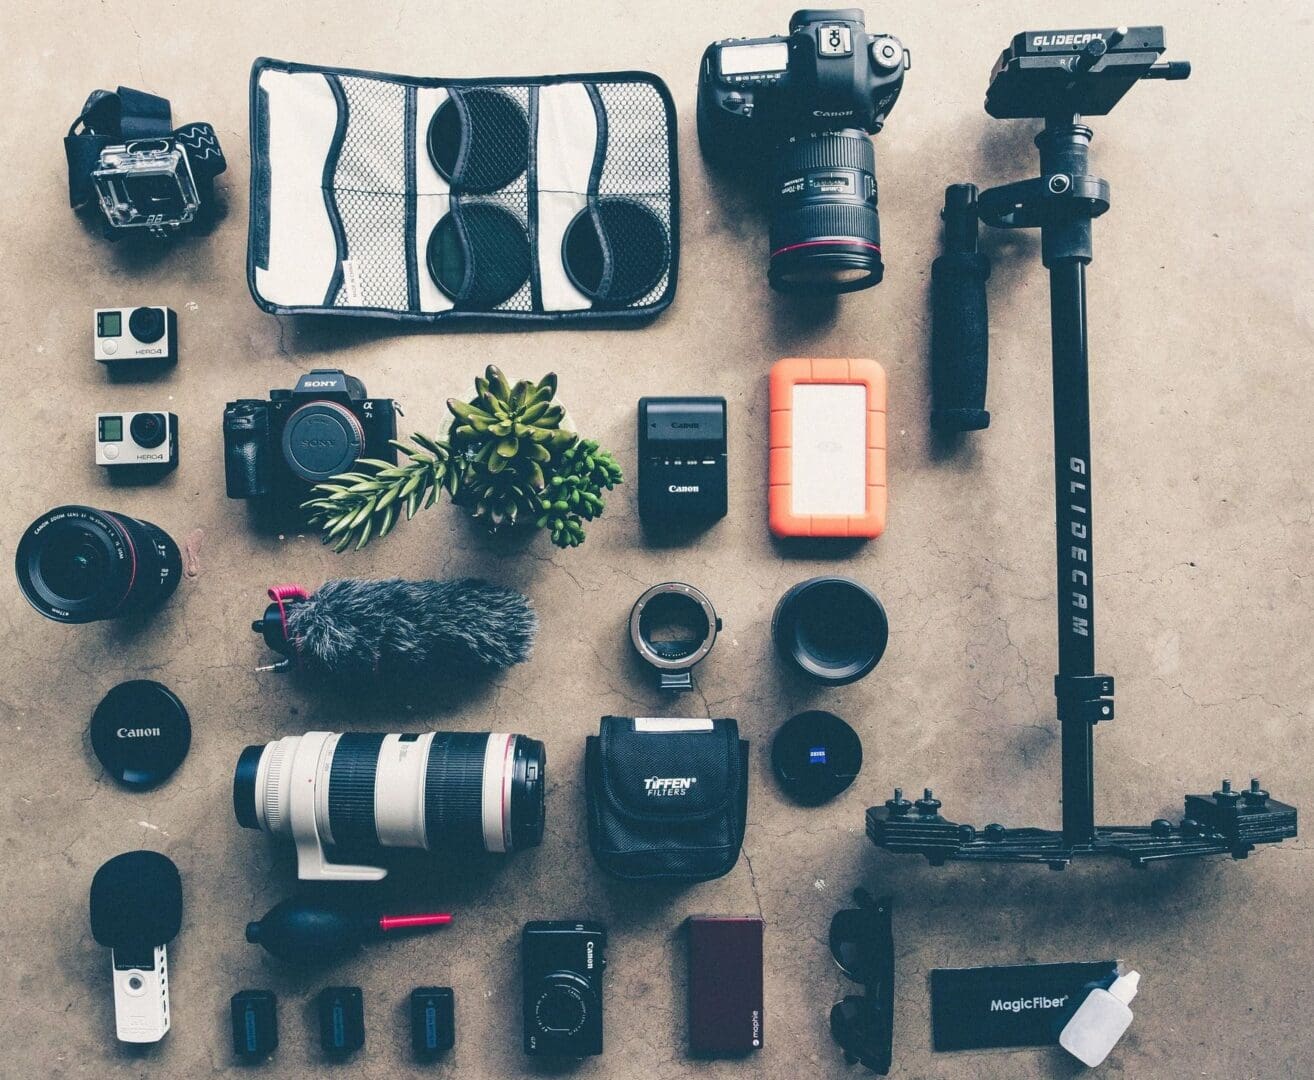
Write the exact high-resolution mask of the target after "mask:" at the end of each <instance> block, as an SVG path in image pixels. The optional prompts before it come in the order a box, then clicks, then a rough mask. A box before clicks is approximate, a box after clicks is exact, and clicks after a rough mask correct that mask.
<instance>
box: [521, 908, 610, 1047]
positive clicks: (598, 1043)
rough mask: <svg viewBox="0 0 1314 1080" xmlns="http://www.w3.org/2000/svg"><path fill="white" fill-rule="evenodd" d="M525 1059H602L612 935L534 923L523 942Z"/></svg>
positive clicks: (596, 926)
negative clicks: (604, 975)
mask: <svg viewBox="0 0 1314 1080" xmlns="http://www.w3.org/2000/svg"><path fill="white" fill-rule="evenodd" d="M520 947H521V963H522V965H523V970H524V978H525V988H524V1023H525V1053H526V1054H529V1055H531V1056H544V1057H566V1058H570V1057H576V1058H580V1057H589V1056H591V1055H594V1054H601V1053H602V973H603V971H604V970H605V968H606V967H607V955H606V953H607V931H606V930H605V929H604V928H603V926H602V924H601V923H596V922H531V923H526V924H525V929H524V933H523V934H522V936H521V939H520Z"/></svg>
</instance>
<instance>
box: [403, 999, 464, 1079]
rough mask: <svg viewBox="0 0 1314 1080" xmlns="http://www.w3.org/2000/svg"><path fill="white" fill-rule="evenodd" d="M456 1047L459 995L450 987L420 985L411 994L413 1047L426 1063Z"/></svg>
mask: <svg viewBox="0 0 1314 1080" xmlns="http://www.w3.org/2000/svg"><path fill="white" fill-rule="evenodd" d="M454 1045H456V996H455V995H454V994H453V993H452V988H451V987H450V986H421V987H419V988H418V989H415V990H412V991H411V1048H412V1049H413V1050H414V1051H415V1056H416V1057H418V1058H420V1059H421V1060H423V1061H428V1060H429V1059H431V1058H436V1057H439V1056H440V1055H442V1054H445V1053H447V1051H448V1050H450V1049H451V1048H452V1047H453V1046H454Z"/></svg>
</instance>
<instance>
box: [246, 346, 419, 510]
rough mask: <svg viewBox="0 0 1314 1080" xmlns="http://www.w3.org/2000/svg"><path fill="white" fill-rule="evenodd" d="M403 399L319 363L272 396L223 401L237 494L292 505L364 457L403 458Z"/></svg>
mask: <svg viewBox="0 0 1314 1080" xmlns="http://www.w3.org/2000/svg"><path fill="white" fill-rule="evenodd" d="M396 411H397V406H396V402H394V401H393V400H392V399H391V398H371V397H367V396H366V392H365V385H364V383H362V382H361V381H360V380H359V379H357V378H355V377H354V376H351V375H348V374H346V373H345V372H342V371H337V370H334V369H317V370H315V371H311V372H309V373H307V374H305V375H302V376H301V378H299V379H298V380H297V385H296V388H295V389H293V390H271V391H270V392H269V400H268V401H261V400H259V399H252V398H242V399H240V400H238V401H230V402H229V403H228V404H227V405H226V406H225V408H224V478H225V482H226V484H227V489H228V497H229V498H230V499H259V500H264V501H266V502H267V503H268V505H270V506H271V507H273V508H275V509H277V510H281V511H284V512H286V511H291V510H293V509H295V508H296V507H298V506H300V504H301V503H302V502H304V501H305V500H306V498H307V497H308V496H309V492H310V490H311V488H313V487H314V486H315V485H316V484H320V483H323V482H324V481H326V480H329V479H331V478H332V477H334V476H337V475H339V474H341V473H345V472H350V471H351V468H352V466H353V465H354V464H355V463H356V462H357V461H358V460H359V459H360V458H374V459H381V460H384V461H388V462H395V461H396V460H397V452H396V450H395V449H394V447H393V446H392V443H391V440H392V439H394V438H396V436H397V417H396Z"/></svg>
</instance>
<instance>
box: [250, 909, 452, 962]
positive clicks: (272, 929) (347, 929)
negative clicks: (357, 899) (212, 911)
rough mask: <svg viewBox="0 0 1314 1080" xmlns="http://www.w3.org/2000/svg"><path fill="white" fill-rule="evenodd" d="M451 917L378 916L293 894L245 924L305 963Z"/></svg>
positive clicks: (258, 940) (270, 946) (260, 941)
mask: <svg viewBox="0 0 1314 1080" xmlns="http://www.w3.org/2000/svg"><path fill="white" fill-rule="evenodd" d="M451 921H452V917H451V915H449V914H446V913H445V912H433V913H427V914H421V915H378V914H375V913H373V912H371V911H368V910H364V909H356V908H350V907H338V906H335V905H331V904H324V903H317V902H315V901H313V900H306V899H302V898H299V897H292V898H290V899H287V900H284V901H283V902H282V903H279V904H276V905H274V907H272V908H270V910H269V911H268V912H267V913H266V915H265V917H264V918H263V919H261V920H260V921H259V922H253V923H247V926H246V940H247V941H249V942H251V943H252V944H253V945H262V946H264V948H265V950H266V951H267V952H269V953H271V954H272V955H274V956H277V957H278V958H279V959H280V960H289V961H293V962H305V961H309V960H318V959H336V958H338V957H342V956H347V955H349V954H351V953H353V952H355V951H356V950H357V949H358V948H360V946H361V945H363V944H364V943H365V942H367V941H377V940H378V939H380V938H381V937H383V935H384V934H387V933H395V932H396V931H399V930H419V929H426V928H428V927H433V926H446V925H447V924H448V923H449V922H451Z"/></svg>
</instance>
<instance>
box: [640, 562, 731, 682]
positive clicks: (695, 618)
mask: <svg viewBox="0 0 1314 1080" xmlns="http://www.w3.org/2000/svg"><path fill="white" fill-rule="evenodd" d="M720 629H721V620H720V619H719V618H717V615H716V610H715V609H714V608H713V607H712V602H711V601H710V600H708V599H707V597H706V596H705V595H704V594H703V593H702V592H701V591H700V590H698V589H695V588H694V587H693V586H692V585H686V584H684V583H683V582H679V581H667V582H663V583H662V584H660V585H654V586H653V587H652V588H651V589H648V590H647V591H646V592H645V593H644V594H643V595H642V596H640V597H639V599H638V600H636V601H635V603H634V607H633V608H632V609H631V610H630V644H631V645H633V647H634V651H635V652H636V653H637V654H638V656H639V659H640V660H642V661H643V662H644V663H645V664H647V665H649V666H650V667H652V668H655V669H656V671H657V673H658V675H659V676H660V685H661V687H662V689H664V690H688V689H690V687H692V685H693V680H692V678H691V676H690V672H691V671H692V670H693V667H694V665H695V664H697V663H698V662H699V661H700V660H702V659H703V657H705V656H706V655H707V654H708V653H709V652H711V651H712V646H713V645H714V644H716V634H717V631H719V630H720Z"/></svg>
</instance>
